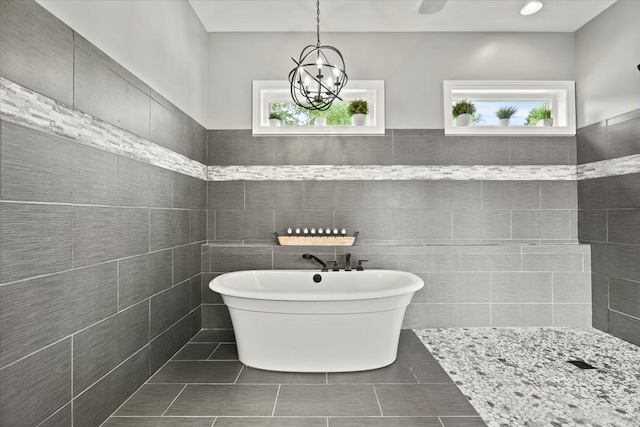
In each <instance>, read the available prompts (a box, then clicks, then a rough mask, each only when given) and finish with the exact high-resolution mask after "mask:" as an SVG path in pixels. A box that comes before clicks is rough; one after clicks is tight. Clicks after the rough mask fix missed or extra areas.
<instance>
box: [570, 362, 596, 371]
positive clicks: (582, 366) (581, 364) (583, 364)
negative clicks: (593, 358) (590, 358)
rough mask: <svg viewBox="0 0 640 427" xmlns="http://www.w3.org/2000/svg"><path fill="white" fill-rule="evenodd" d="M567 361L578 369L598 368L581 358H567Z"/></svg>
mask: <svg viewBox="0 0 640 427" xmlns="http://www.w3.org/2000/svg"><path fill="white" fill-rule="evenodd" d="M567 362H569V363H571V364H572V365H575V366H577V367H578V368H580V369H598V368H596V367H595V366H592V365H589V364H588V363H587V362H585V361H583V360H567Z"/></svg>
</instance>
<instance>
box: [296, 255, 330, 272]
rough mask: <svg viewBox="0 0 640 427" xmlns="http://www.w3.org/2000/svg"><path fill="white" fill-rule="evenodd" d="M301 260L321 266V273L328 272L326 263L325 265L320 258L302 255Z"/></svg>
mask: <svg viewBox="0 0 640 427" xmlns="http://www.w3.org/2000/svg"><path fill="white" fill-rule="evenodd" d="M302 258H304V259H312V260H314V261H315V262H317V263H318V264H320V265H321V266H322V270H320V271H321V272H323V271H329V270H328V269H327V263H325V262H324V261H322V260H321V259H320V258H318V257H317V256H314V255H311V254H304V255H302Z"/></svg>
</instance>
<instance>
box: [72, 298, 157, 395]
mask: <svg viewBox="0 0 640 427" xmlns="http://www.w3.org/2000/svg"><path fill="white" fill-rule="evenodd" d="M148 342H149V302H148V301H144V302H141V303H140V304H138V305H135V306H133V307H131V308H129V309H127V310H124V311H121V312H120V313H118V314H116V315H115V316H113V317H111V318H109V319H107V320H105V321H103V322H100V323H98V324H96V325H93V326H91V327H90V328H88V329H85V330H84V331H82V332H80V333H78V334H76V335H75V336H74V338H73V393H74V395H75V396H77V395H78V394H79V393H81V392H82V391H84V390H85V389H86V388H87V387H89V386H90V385H91V384H93V383H94V382H96V381H97V380H99V379H100V377H102V376H103V375H105V374H106V373H107V372H109V371H110V370H111V369H113V368H114V367H116V366H117V365H118V364H119V363H120V362H122V361H123V360H125V359H126V358H128V357H129V356H131V355H132V354H134V353H135V352H137V351H138V350H140V349H141V348H142V347H143V346H145V345H146V344H147V343H148Z"/></svg>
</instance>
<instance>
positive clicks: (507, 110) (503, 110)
mask: <svg viewBox="0 0 640 427" xmlns="http://www.w3.org/2000/svg"><path fill="white" fill-rule="evenodd" d="M517 112H518V109H517V108H516V107H513V106H508V107H500V108H499V109H498V110H496V116H497V117H498V118H499V119H510V118H511V116H513V115H514V114H515V113H517Z"/></svg>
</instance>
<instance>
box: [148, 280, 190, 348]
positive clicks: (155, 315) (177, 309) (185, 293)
mask: <svg viewBox="0 0 640 427" xmlns="http://www.w3.org/2000/svg"><path fill="white" fill-rule="evenodd" d="M190 288H191V283H190V282H189V281H186V282H184V283H181V284H179V285H176V286H174V287H172V288H170V289H168V290H166V291H164V292H162V293H160V294H157V295H155V296H153V297H151V300H150V301H151V308H150V317H149V337H150V339H154V338H155V337H157V336H158V335H160V334H161V333H162V332H164V331H165V330H166V329H167V328H168V327H170V326H171V325H173V324H174V323H176V322H177V321H178V320H180V319H181V318H183V317H184V316H186V315H187V314H188V313H189V311H190V310H189V304H190V301H189V295H190V294H189V293H190Z"/></svg>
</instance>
